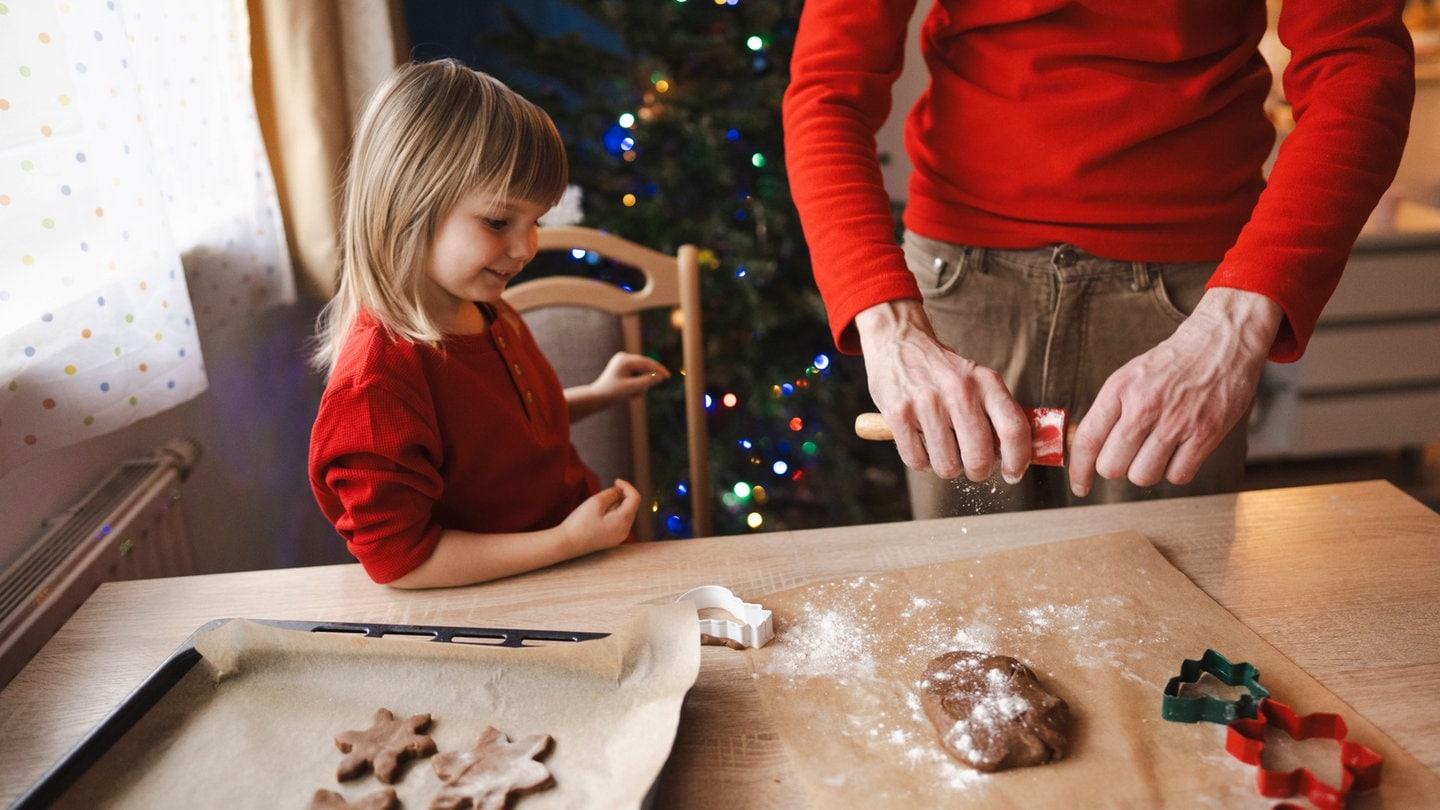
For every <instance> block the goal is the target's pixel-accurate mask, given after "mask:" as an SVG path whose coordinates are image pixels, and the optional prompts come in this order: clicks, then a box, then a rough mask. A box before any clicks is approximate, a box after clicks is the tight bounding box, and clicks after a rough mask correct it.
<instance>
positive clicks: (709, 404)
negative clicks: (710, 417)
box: [705, 394, 715, 411]
mask: <svg viewBox="0 0 1440 810" xmlns="http://www.w3.org/2000/svg"><path fill="white" fill-rule="evenodd" d="M713 407H715V398H714V397H712V396H710V395H709V394H706V395H705V410H707V411H708V410H710V409H711V408H713Z"/></svg>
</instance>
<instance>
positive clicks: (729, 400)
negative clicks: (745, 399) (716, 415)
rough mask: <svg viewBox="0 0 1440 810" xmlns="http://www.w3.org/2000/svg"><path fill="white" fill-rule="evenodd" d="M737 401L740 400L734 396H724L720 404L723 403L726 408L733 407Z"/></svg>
mask: <svg viewBox="0 0 1440 810" xmlns="http://www.w3.org/2000/svg"><path fill="white" fill-rule="evenodd" d="M739 401H740V398H739V397H737V396H735V395H734V394H726V395H725V397H724V398H723V399H722V400H721V402H724V403H725V407H727V408H733V407H735V404H736V403H738V402H739Z"/></svg>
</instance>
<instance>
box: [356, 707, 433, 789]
mask: <svg viewBox="0 0 1440 810" xmlns="http://www.w3.org/2000/svg"><path fill="white" fill-rule="evenodd" d="M429 725H430V715H428V714H416V715H411V716H410V717H408V718H406V719H404V720H398V719H396V717H395V715H393V714H391V713H390V710H389V709H385V708H381V709H376V710H375V720H374V722H372V723H371V724H370V728H367V729H365V730H363V731H342V732H341V733H340V734H338V735H336V737H335V745H336V747H338V748H339V749H340V751H341V752H342V753H344V754H346V757H345V758H344V759H343V760H341V761H340V768H339V769H338V770H337V771H336V772H335V778H337V779H339V780H340V781H342V782H343V781H345V780H347V779H354V778H355V777H357V776H360V775H362V774H364V773H365V772H366V771H368V770H374V771H375V776H376V777H377V778H379V780H380V781H381V782H385V783H386V784H394V783H395V779H396V773H397V772H398V771H399V769H400V764H401V763H402V762H404V761H405V760H407V759H411V758H413V757H428V756H430V755H431V754H433V753H435V741H434V740H433V739H431V738H430V736H429V735H428V734H421V733H420V732H422V731H424V730H425V728H426V727H428V726H429Z"/></svg>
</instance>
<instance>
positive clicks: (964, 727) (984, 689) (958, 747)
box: [920, 650, 1070, 772]
mask: <svg viewBox="0 0 1440 810" xmlns="http://www.w3.org/2000/svg"><path fill="white" fill-rule="evenodd" d="M920 702H921V705H922V706H924V708H925V714H926V716H928V717H929V718H930V722H931V723H934V724H935V730H936V731H938V732H939V734H940V742H941V744H942V745H944V746H945V750H947V751H949V752H950V753H951V755H953V756H954V757H955V758H956V759H958V760H960V762H961V763H963V764H965V765H968V766H969V767H971V768H974V769H976V770H978V771H987V772H990V771H999V770H1003V769H1005V768H1019V767H1024V766H1027V765H1040V764H1043V763H1046V762H1052V761H1054V760H1057V759H1060V758H1061V757H1063V756H1065V745H1066V741H1067V740H1066V736H1065V729H1066V726H1067V725H1068V723H1069V720H1070V707H1069V705H1067V704H1066V703H1065V701H1064V700H1062V699H1060V698H1059V697H1056V696H1055V695H1052V694H1050V693H1049V692H1047V691H1046V690H1045V688H1044V687H1042V686H1041V685H1040V682H1039V681H1038V680H1037V679H1036V678H1035V673H1033V672H1031V671H1030V669H1029V667H1026V666H1025V665H1024V664H1022V663H1020V662H1019V661H1016V660H1015V659H1014V658H1010V657H1008V656H1004V655H991V654H988V653H980V652H968V651H959V650H957V651H952V652H947V653H945V654H943V655H940V656H938V657H936V658H934V659H932V660H931V661H930V663H929V664H928V665H927V666H926V667H925V674H924V676H923V677H922V679H921V681H920Z"/></svg>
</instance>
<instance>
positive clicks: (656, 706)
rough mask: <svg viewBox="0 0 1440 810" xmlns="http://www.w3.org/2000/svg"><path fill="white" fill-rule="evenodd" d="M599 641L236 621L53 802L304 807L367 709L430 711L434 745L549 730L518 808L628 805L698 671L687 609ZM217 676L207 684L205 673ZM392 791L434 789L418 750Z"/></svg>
mask: <svg viewBox="0 0 1440 810" xmlns="http://www.w3.org/2000/svg"><path fill="white" fill-rule="evenodd" d="M636 611H637V615H636V616H635V618H634V619H633V620H631V621H630V622H629V624H627V625H626V626H625V627H624V628H623V629H622V630H620V631H619V632H617V633H614V634H612V635H610V636H608V637H606V638H603V639H596V640H592V641H583V642H578V643H572V642H560V643H554V644H549V645H544V646H536V647H523V648H518V649H516V648H499V647H493V646H489V647H487V646H481V645H474V644H457V643H434V642H428V641H411V640H404V639H400V638H395V637H385V638H374V639H371V638H362V637H346V636H336V635H332V634H312V633H304V632H296V631H294V630H284V629H278V628H274V627H269V626H265V625H261V624H256V623H254V622H247V621H243V620H237V621H232V622H228V623H226V624H224V625H222V626H221V627H219V628H218V629H216V630H214V631H211V632H209V633H207V634H204V635H202V636H201V637H200V638H198V639H197V640H196V644H195V646H196V649H197V650H199V651H200V652H201V653H202V654H203V655H204V659H203V660H202V661H201V662H200V663H198V664H197V665H196V666H195V668H194V669H193V670H192V671H191V672H190V673H189V674H188V675H187V676H186V677H185V678H184V680H182V681H181V682H180V683H179V684H177V685H176V686H175V688H173V689H172V690H171V691H170V692H169V693H168V694H167V696H166V697H165V698H164V699H163V700H162V701H161V702H160V703H159V704H158V705H157V706H156V707H155V708H154V709H153V710H151V711H150V712H149V713H148V714H147V715H146V716H145V717H144V718H143V719H142V720H141V721H140V722H139V723H138V724H137V725H136V726H135V727H134V728H133V729H131V731H130V732H129V733H128V734H126V735H125V736H124V737H123V738H121V740H120V741H118V742H117V743H116V745H115V746H114V747H113V748H111V750H110V751H109V752H108V753H107V754H106V756H105V757H104V758H103V759H102V760H101V761H100V762H99V763H97V764H96V765H95V766H94V767H92V768H91V769H90V770H89V771H87V772H86V774H85V776H84V777H83V778H82V779H81V780H79V781H78V782H77V783H76V785H75V786H74V787H73V788H72V789H71V790H70V791H69V792H67V793H66V795H65V796H64V797H63V799H62V801H61V802H60V803H59V806H62V807H136V808H164V807H177V808H178V807H183V808H199V807H225V808H239V807H255V808H303V807H305V806H306V804H307V803H308V802H309V801H310V798H311V797H312V796H313V795H314V793H315V791H316V790H317V789H318V788H322V787H323V788H328V789H330V790H334V791H337V792H339V793H341V794H342V795H344V796H345V797H346V798H347V799H350V800H354V799H356V798H359V797H361V796H364V795H366V794H369V793H372V792H374V791H375V790H377V789H380V788H382V787H385V785H383V784H382V783H381V782H379V781H378V780H377V779H376V777H375V776H374V775H373V774H366V775H365V776H364V777H362V778H359V779H355V780H352V781H349V782H344V783H340V782H337V781H336V778H335V771H336V768H337V766H338V765H339V762H340V759H341V757H342V754H341V753H340V751H339V750H338V749H337V748H336V746H335V741H334V739H335V735H336V734H338V733H340V732H341V731H345V730H347V729H364V728H368V727H369V726H370V723H371V720H372V717H373V715H374V713H375V710H376V709H377V708H380V707H384V708H387V709H390V710H391V711H392V712H394V714H395V715H396V716H397V717H407V716H409V715H412V714H419V713H429V714H430V715H431V716H432V718H433V722H432V726H431V729H430V731H429V733H430V735H431V736H432V737H434V739H435V742H436V744H437V746H438V748H439V750H440V751H442V752H444V751H455V750H468V749H470V748H471V747H473V746H474V744H475V741H476V740H477V739H478V738H479V736H480V733H481V732H482V731H483V730H484V729H485V727H486V726H487V725H493V726H495V727H496V728H498V729H500V730H501V731H502V732H504V733H505V734H507V735H508V736H509V737H510V738H511V739H512V740H514V739H518V738H520V737H525V736H528V735H531V734H540V733H544V734H549V735H551V736H552V737H553V738H554V744H553V746H552V748H551V749H550V752H549V754H548V755H546V756H545V757H543V758H542V760H541V761H542V762H544V763H545V765H546V766H547V767H548V768H549V769H550V771H551V773H552V775H553V776H554V780H555V784H554V786H553V787H551V788H549V789H546V790H543V791H540V792H536V793H532V794H529V795H527V796H525V797H524V799H523V804H522V805H521V806H523V807H525V808H535V809H536V810H540V808H554V807H637V806H639V805H640V803H641V801H642V799H643V798H644V796H645V794H646V793H647V792H648V791H649V789H650V787H651V785H652V784H653V783H654V781H655V779H656V778H657V776H658V775H659V773H660V769H661V768H662V767H663V765H664V763H665V760H666V757H667V756H668V755H669V751H670V746H671V744H672V742H673V741H674V736H675V730H676V728H677V726H678V721H679V714H680V704H681V702H682V700H683V698H684V696H685V693H686V692H687V691H688V690H689V688H690V686H691V685H692V684H693V683H694V681H695V678H696V675H697V673H698V672H699V667H700V653H699V645H698V644H697V643H696V637H695V632H696V631H695V627H696V624H695V622H696V614H695V609H694V606H693V605H689V604H677V605H664V606H646V607H637V609H636ZM217 676H218V678H219V680H218V683H217ZM401 773H402V774H403V777H402V778H401V779H399V781H398V783H397V784H395V785H393V786H392V787H394V788H395V789H396V791H397V793H398V794H399V797H400V799H401V801H402V803H403V804H402V806H403V807H406V808H425V807H428V806H429V804H430V799H431V797H433V796H434V794H435V792H436V790H437V789H438V787H439V780H438V778H437V777H436V775H435V773H434V770H433V768H432V767H431V764H430V762H429V761H428V760H427V759H419V760H412V761H411V762H410V763H409V764H408V765H407V766H405V768H404V769H403V770H402V771H401Z"/></svg>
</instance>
